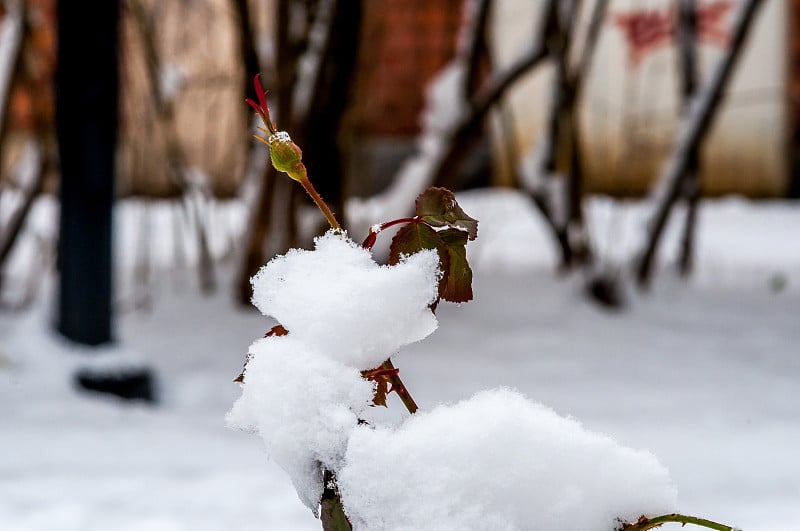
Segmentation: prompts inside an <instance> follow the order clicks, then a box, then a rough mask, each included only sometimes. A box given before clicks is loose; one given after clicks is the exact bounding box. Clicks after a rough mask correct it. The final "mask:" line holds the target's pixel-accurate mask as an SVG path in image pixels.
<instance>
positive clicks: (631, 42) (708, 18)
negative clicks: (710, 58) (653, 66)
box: [612, 0, 733, 67]
mask: <svg viewBox="0 0 800 531" xmlns="http://www.w3.org/2000/svg"><path fill="white" fill-rule="evenodd" d="M732 7H733V2H732V1H731V0H716V1H714V2H709V3H706V4H703V5H700V6H697V37H698V40H699V41H700V42H701V43H705V44H709V45H712V46H718V47H725V46H727V44H728V30H727V29H726V28H725V15H726V14H727V13H728V12H729V11H730V10H731V8H732ZM612 22H613V24H614V25H615V26H616V27H617V28H619V29H620V31H622V35H623V37H624V38H625V43H626V44H627V46H628V63H629V64H630V65H631V66H633V67H636V66H638V65H639V64H640V63H641V62H642V60H643V59H644V58H645V57H646V56H647V55H648V54H650V53H651V52H653V51H655V50H657V49H659V48H661V47H662V46H668V45H670V44H671V43H672V41H673V40H674V39H675V34H676V32H677V27H676V24H675V9H674V8H672V7H669V8H666V9H663V10H656V9H643V10H639V11H630V12H628V13H617V14H614V15H612Z"/></svg>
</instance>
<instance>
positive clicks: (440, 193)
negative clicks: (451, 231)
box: [416, 187, 478, 240]
mask: <svg viewBox="0 0 800 531" xmlns="http://www.w3.org/2000/svg"><path fill="white" fill-rule="evenodd" d="M416 212H417V216H419V217H420V218H422V221H424V222H425V223H427V224H428V225H431V226H433V227H457V228H460V229H463V230H465V231H467V234H468V235H469V239H470V240H474V239H475V238H477V237H478V221H477V220H476V219H473V218H471V217H469V216H468V215H467V214H466V212H464V210H462V208H461V207H460V206H459V204H458V202H457V201H456V196H455V194H453V192H451V191H450V190H448V189H447V188H436V187H431V188H428V189H427V190H425V191H424V192H422V193H421V194H420V196H419V197H417V202H416Z"/></svg>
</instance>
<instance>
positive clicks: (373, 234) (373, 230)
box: [361, 216, 420, 249]
mask: <svg viewBox="0 0 800 531" xmlns="http://www.w3.org/2000/svg"><path fill="white" fill-rule="evenodd" d="M419 220H420V217H419V216H414V217H410V218H398V219H393V220H392V221H387V222H385V223H381V224H380V225H373V226H372V227H370V229H369V234H367V237H366V238H364V241H363V242H362V243H361V247H363V248H365V249H372V246H373V245H375V241H376V240H377V239H378V234H379V233H380V232H382V231H384V230H386V229H388V228H389V227H393V226H395V225H399V224H401V223H417V222H419Z"/></svg>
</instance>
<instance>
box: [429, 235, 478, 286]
mask: <svg viewBox="0 0 800 531" xmlns="http://www.w3.org/2000/svg"><path fill="white" fill-rule="evenodd" d="M437 235H438V236H439V237H440V238H441V239H442V240H443V241H444V242H445V244H447V252H448V255H449V258H450V260H449V263H450V266H449V270H448V271H447V275H445V277H446V279H447V283H446V286H445V289H444V293H443V294H442V298H443V299H444V300H446V301H449V302H467V301H471V300H472V268H470V267H469V262H467V237H468V234H467V233H466V232H464V231H463V230H460V229H447V230H442V231H439V232H438V233H437Z"/></svg>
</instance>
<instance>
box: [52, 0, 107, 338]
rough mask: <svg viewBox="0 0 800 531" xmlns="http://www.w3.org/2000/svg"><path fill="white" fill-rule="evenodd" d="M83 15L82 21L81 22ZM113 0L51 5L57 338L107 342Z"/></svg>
mask: <svg viewBox="0 0 800 531" xmlns="http://www.w3.org/2000/svg"><path fill="white" fill-rule="evenodd" d="M89 14H90V15H89ZM118 21H119V0H92V1H89V2H81V3H80V5H76V4H73V3H70V2H59V5H58V39H59V42H58V68H57V72H56V132H57V135H58V152H59V159H60V164H61V225H60V238H59V247H58V267H59V271H60V290H59V300H58V316H57V328H58V331H59V332H60V333H61V334H63V335H64V336H65V337H67V338H68V339H71V340H73V341H76V342H78V343H83V344H87V345H99V344H102V343H107V342H110V341H111V340H112V339H113V331H112V321H113V319H112V317H113V312H112V304H111V301H112V282H111V275H112V257H111V253H112V237H111V234H112V233H111V221H112V219H111V218H112V206H113V201H114V175H115V171H114V170H115V168H114V154H115V150H116V143H117V108H118V105H117V102H118V88H119V72H118V54H117V50H118V41H119V31H118Z"/></svg>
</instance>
